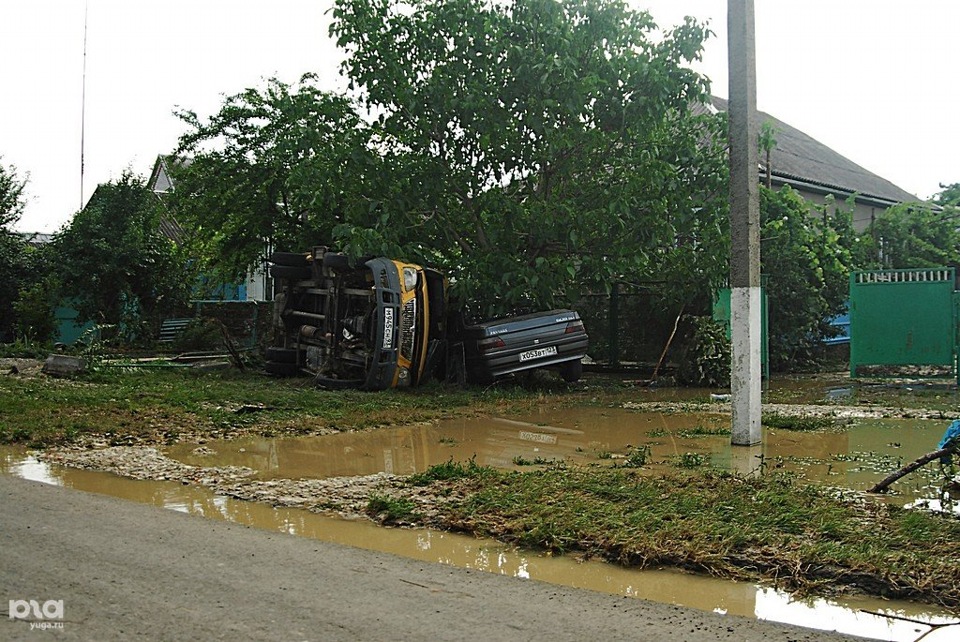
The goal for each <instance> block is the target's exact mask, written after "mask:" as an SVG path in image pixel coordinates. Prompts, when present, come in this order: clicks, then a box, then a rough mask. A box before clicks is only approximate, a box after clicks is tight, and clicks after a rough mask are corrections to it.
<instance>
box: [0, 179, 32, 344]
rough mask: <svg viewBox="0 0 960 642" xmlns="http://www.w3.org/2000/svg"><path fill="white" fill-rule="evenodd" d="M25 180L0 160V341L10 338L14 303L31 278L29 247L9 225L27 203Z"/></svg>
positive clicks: (14, 221)
mask: <svg viewBox="0 0 960 642" xmlns="http://www.w3.org/2000/svg"><path fill="white" fill-rule="evenodd" d="M26 185H27V181H26V179H22V178H20V177H19V176H18V174H17V168H16V167H13V166H9V167H8V166H6V165H4V164H2V163H0V341H2V342H9V341H12V340H13V338H14V334H15V329H16V314H15V310H14V304H15V302H16V301H17V299H18V298H19V292H20V288H22V287H24V286H25V285H26V284H27V282H28V281H29V280H30V278H31V275H32V271H31V270H30V265H29V260H28V247H27V244H26V243H25V242H24V240H23V238H22V237H21V236H20V235H19V234H17V233H16V232H14V231H13V229H12V228H11V226H12V225H13V224H14V223H16V222H17V221H18V220H20V216H21V215H22V214H23V210H24V207H25V206H26V193H25V190H26Z"/></svg>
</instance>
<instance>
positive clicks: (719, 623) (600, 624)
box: [0, 475, 862, 642]
mask: <svg viewBox="0 0 960 642" xmlns="http://www.w3.org/2000/svg"><path fill="white" fill-rule="evenodd" d="M0 507H2V516H0V587H2V594H0V609H3V613H2V615H0V640H31V641H35V640H45V639H57V640H131V639H142V640H431V641H432V640H551V641H564V640H600V639H603V640H651V641H652V640H656V641H657V642H661V641H663V640H684V641H691V642H697V641H701V640H737V641H752V640H758V641H759V640H764V641H774V642H776V641H784V642H786V641H788V640H789V641H794V642H801V641H805V642H815V641H822V640H830V641H836V640H857V639H859V640H862V638H852V637H847V636H842V635H837V634H831V633H824V632H819V631H814V630H807V629H799V628H795V627H790V626H785V625H780V624H776V623H768V622H761V621H756V620H751V619H745V618H739V617H734V616H723V615H717V614H713V613H705V612H702V611H696V610H692V609H686V608H681V607H676V606H669V605H664V604H658V603H653V602H646V601H642V600H637V599H633V598H625V597H618V596H612V595H606V594H602V593H595V592H591V591H583V590H577V589H568V588H564V587H558V586H554V585H550V584H545V583H540V582H536V581H531V580H519V579H515V578H511V577H505V576H501V575H495V574H491V573H485V572H480V571H469V570H464V569H459V568H453V567H449V566H443V565H439V564H429V563H424V562H418V561H414V560H409V559H406V558H401V557H394V556H391V555H386V554H381V553H376V552H371V551H366V550H361V549H355V548H350V547H345V546H340V545H336V544H330V543H325V542H319V541H315V540H310V539H305V538H299V537H295V536H291V535H284V534H279V533H274V532H271V531H265V530H259V529H255V528H250V527H246V526H240V525H236V524H230V523H225V522H220V521H212V520H206V519H203V518H201V517H196V516H192V515H186V514H182V513H178V512H174V511H170V510H164V509H159V508H155V507H152V506H147V505H141V504H136V503H133V502H126V501H124V500H120V499H115V498H112V497H104V496H100V495H94V494H90V493H85V492H81V491H76V490H72V489H66V488H60V487H54V486H49V485H46V484H42V483H39V482H32V481H26V480H23V479H19V478H16V477H12V476H9V475H0ZM13 600H36V601H37V604H38V606H39V607H40V610H41V615H42V611H43V607H44V604H45V602H46V601H47V600H62V605H63V614H62V619H58V618H56V617H54V618H47V619H40V618H37V617H35V616H34V615H33V614H32V612H31V615H30V616H29V617H28V618H26V619H20V618H11V617H10V610H11V609H12V610H13V611H14V614H15V615H16V614H19V613H22V612H23V611H24V609H25V608H27V607H26V603H24V602H19V601H18V602H16V603H13V602H11V601H13ZM8 605H9V606H10V608H8ZM56 606H57V604H56V602H51V603H49V604H47V605H46V607H47V609H48V613H50V614H53V615H54V616H56V615H57V610H56ZM39 625H48V626H49V625H54V626H58V627H62V628H47V629H45V630H44V629H41V628H39Z"/></svg>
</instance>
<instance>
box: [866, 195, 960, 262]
mask: <svg viewBox="0 0 960 642" xmlns="http://www.w3.org/2000/svg"><path fill="white" fill-rule="evenodd" d="M956 211H957V208H955V207H953V206H950V205H947V206H946V211H937V210H935V209H933V208H931V207H928V206H925V205H922V204H901V205H896V206H894V207H891V208H890V209H888V210H886V211H885V212H883V213H882V214H880V216H878V217H877V218H876V219H875V220H874V222H873V223H872V224H871V226H870V228H869V229H868V230H867V232H868V234H869V237H870V239H871V242H872V245H873V253H874V256H876V257H878V260H879V262H880V266H881V267H884V268H889V269H907V268H926V267H960V231H958V230H957V215H956Z"/></svg>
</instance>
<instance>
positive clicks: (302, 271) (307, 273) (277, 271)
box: [270, 265, 313, 281]
mask: <svg viewBox="0 0 960 642" xmlns="http://www.w3.org/2000/svg"><path fill="white" fill-rule="evenodd" d="M270 276H272V277H273V278H275V279H289V280H291V281H303V280H306V279H309V278H310V277H312V276H313V272H312V270H311V269H310V268H309V267H295V266H292V265H271V266H270Z"/></svg>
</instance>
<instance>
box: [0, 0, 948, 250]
mask: <svg viewBox="0 0 960 642" xmlns="http://www.w3.org/2000/svg"><path fill="white" fill-rule="evenodd" d="M630 3H631V4H632V5H633V6H634V7H636V8H647V9H649V10H650V11H651V13H652V14H653V16H654V18H655V19H656V20H657V22H658V23H659V24H660V26H662V27H669V26H672V25H674V24H677V23H679V22H680V21H682V19H683V16H684V15H693V16H696V17H697V18H700V19H702V20H709V21H710V25H711V27H712V29H713V30H714V31H715V32H716V34H717V35H716V37H715V38H713V39H712V40H711V41H710V42H709V43H708V44H707V48H706V51H705V56H704V61H703V63H701V64H699V65H697V69H698V70H699V71H702V72H703V73H705V74H706V75H707V76H709V77H710V78H711V80H712V81H713V91H714V93H715V94H717V95H719V96H722V97H726V96H727V75H726V65H727V57H726V56H727V49H726V6H727V3H726V2H725V1H724V0H631V2H630ZM330 5H331V1H330V0H273V1H272V2H269V3H265V2H262V0H258V1H253V0H166V1H165V2H162V3H147V2H143V1H137V0H0V61H2V62H0V86H2V87H3V90H2V92H3V93H2V99H0V163H3V164H4V165H5V166H10V165H13V166H16V168H17V171H18V174H19V175H20V176H21V177H26V176H29V182H28V185H27V191H28V197H29V202H28V205H27V210H26V213H25V214H24V216H23V218H22V219H21V221H20V223H19V224H18V226H17V227H18V229H20V230H23V231H41V232H53V231H56V230H57V229H59V228H60V227H61V226H62V225H63V224H65V223H66V222H67V221H68V220H69V219H70V217H71V216H72V214H73V212H75V211H76V210H78V209H79V208H80V207H81V204H82V202H83V200H84V199H86V198H89V196H90V194H91V193H92V192H93V189H94V188H95V187H96V185H97V184H98V183H101V182H105V181H109V180H112V179H116V178H118V177H119V176H120V175H121V174H122V172H123V171H124V170H125V169H130V170H132V171H133V172H134V173H136V174H140V175H143V176H146V175H148V174H149V172H150V170H151V169H152V166H153V162H154V160H155V159H156V156H157V155H158V154H161V153H167V152H169V151H171V150H172V149H173V147H174V146H175V145H176V141H177V137H178V136H179V135H180V134H181V133H182V132H183V127H182V125H181V123H180V122H179V121H178V120H177V119H176V118H175V117H174V116H173V115H172V111H173V110H174V109H175V108H176V107H178V106H179V107H184V108H187V109H191V110H193V111H196V112H197V113H198V114H199V115H201V116H209V115H210V114H212V113H213V112H215V111H216V110H217V108H218V107H219V105H220V104H221V102H222V99H223V96H225V95H230V94H234V93H237V92H239V91H242V90H243V89H245V88H247V87H252V86H261V85H262V81H263V79H265V78H269V77H273V76H275V77H277V78H279V79H280V80H282V81H285V82H291V83H292V82H295V81H296V80H297V79H298V78H299V77H300V75H302V74H303V73H305V72H314V73H317V74H318V75H319V76H320V78H321V79H322V80H323V82H324V84H325V86H327V87H328V88H330V89H338V88H340V87H342V85H341V84H340V81H339V80H338V78H337V65H338V62H339V54H338V52H337V50H336V48H335V46H334V45H333V43H332V42H331V41H330V40H329V38H328V36H327V28H328V26H329V16H328V15H326V11H327V9H328V8H329V7H330ZM85 9H86V15H87V25H88V27H87V48H86V51H87V55H86V99H85V100H83V86H84V83H83V76H84V55H83V52H84V14H85ZM958 25H960V2H956V1H955V0H912V1H911V2H903V1H902V0H843V1H837V0H802V1H801V0H756V28H757V77H758V81H757V82H758V90H757V101H758V107H759V108H760V109H761V110H763V111H766V112H768V113H770V114H771V115H773V116H775V117H777V118H779V119H780V120H782V121H784V122H787V123H789V124H791V125H792V126H794V127H796V128H798V129H800V130H802V131H804V132H805V133H807V134H809V135H810V136H813V137H814V138H816V139H818V140H820V141H821V142H823V143H825V144H826V145H828V146H830V147H832V148H834V149H835V150H836V151H838V152H839V153H841V154H843V155H845V156H847V157H848V158H850V159H851V160H853V161H854V162H856V163H859V164H860V165H862V166H864V167H866V168H867V169H869V170H871V171H873V172H875V173H877V174H879V175H880V176H883V177H884V178H886V179H888V180H890V181H892V182H893V183H895V184H897V185H899V186H900V187H902V188H903V189H905V190H907V191H909V192H911V193H914V194H916V195H918V196H919V197H921V198H927V197H930V196H931V195H932V194H934V193H935V192H937V191H938V190H939V187H938V185H939V183H955V182H960V127H958V125H957V116H956V113H957V111H958V103H960V100H958V98H960V89H958V87H960V81H958V65H957V62H958V58H960V57H958V55H957V53H956V52H957V44H956V30H957V26H958ZM84 106H85V117H82V112H83V111H84V110H83V109H82V108H84ZM81 123H85V127H84V128H83V129H84V135H83V139H84V145H83V150H84V181H83V187H82V190H81V181H80V158H81Z"/></svg>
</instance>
